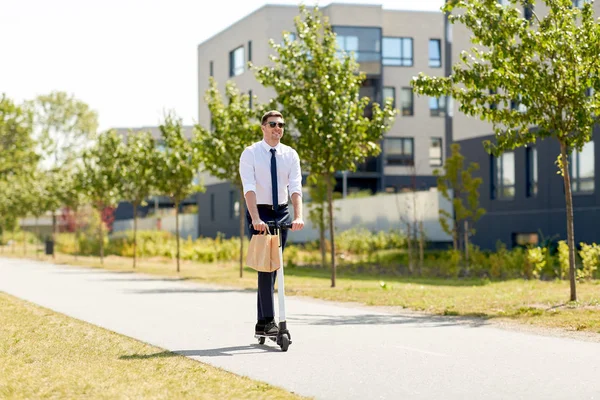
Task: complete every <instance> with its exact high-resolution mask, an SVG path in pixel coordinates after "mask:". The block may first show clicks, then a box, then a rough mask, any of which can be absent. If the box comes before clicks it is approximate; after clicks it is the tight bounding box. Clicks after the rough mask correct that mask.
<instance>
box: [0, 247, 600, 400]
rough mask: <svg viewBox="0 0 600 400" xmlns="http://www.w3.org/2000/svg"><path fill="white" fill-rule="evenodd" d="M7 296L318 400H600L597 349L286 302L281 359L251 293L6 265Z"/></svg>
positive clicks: (1, 278) (447, 322) (1, 274)
mask: <svg viewBox="0 0 600 400" xmlns="http://www.w3.org/2000/svg"><path fill="white" fill-rule="evenodd" d="M0 291H3V292H6V293H9V294H11V295H14V296H16V297H19V298H22V299H25V300H28V301H31V302H33V303H37V304H39V305H41V306H44V307H47V308H50V309H53V310H56V311H58V312H60V313H63V314H66V315H68V316H71V317H75V318H78V319H81V320H84V321H88V322H90V323H92V324H95V325H98V326H102V327H104V328H107V329H109V330H112V331H114V332H118V333H121V334H123V335H127V336H130V337H132V338H135V339H138V340H141V341H143V342H146V343H150V344H152V345H155V346H158V347H161V348H164V349H168V350H171V351H174V352H177V353H179V354H183V355H185V356H188V357H191V358H193V359H196V360H199V361H202V362H205V363H208V364H212V365H215V366H217V367H221V368H224V369H226V370H229V371H232V372H234V373H236V374H239V375H245V376H249V377H251V378H253V379H258V380H261V381H265V382H268V383H271V384H273V385H276V386H280V387H283V388H285V389H287V390H289V391H292V392H295V393H298V394H301V395H306V396H314V397H315V398H317V399H343V400H348V399H361V400H364V399H403V400H404V399H486V400H489V399H511V400H512V399H528V400H531V399H544V400H548V399H600V343H594V342H587V341H579V340H574V339H569V338H558V337H549V336H541V335H537V334H530V333H523V332H516V331H510V330H505V329H498V328H493V327H490V326H485V325H483V323H481V324H465V323H459V322H458V320H457V319H456V318H436V317H422V316H415V315H410V314H406V315H399V314H388V313H384V312H380V311H376V310H374V309H369V308H368V307H359V306H356V307H352V306H348V305H343V304H337V303H328V302H324V301H317V300H310V299H304V298H294V297H288V298H287V301H286V305H287V313H288V326H289V329H290V332H291V334H292V340H293V343H292V345H291V346H290V348H289V351H288V352H287V353H283V352H281V350H280V349H279V347H277V346H276V345H275V344H274V343H273V342H270V341H268V343H269V344H268V345H264V346H260V345H258V344H257V343H256V339H254V337H253V330H254V322H255V321H254V315H255V307H256V295H255V293H254V292H252V291H243V290H237V289H230V288H222V287H217V286H209V285H202V284H198V283H191V282H186V281H182V280H176V279H161V278H158V277H153V276H147V275H143V274H133V273H115V272H108V271H103V270H98V269H87V268H77V267H70V266H68V267H65V266H57V265H52V264H48V263H41V262H35V261H23V260H14V259H5V258H0Z"/></svg>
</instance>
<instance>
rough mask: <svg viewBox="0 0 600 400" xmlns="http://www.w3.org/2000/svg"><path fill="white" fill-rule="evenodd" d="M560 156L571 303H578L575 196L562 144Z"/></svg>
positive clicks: (564, 144) (565, 149)
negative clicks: (574, 217) (563, 186)
mask: <svg viewBox="0 0 600 400" xmlns="http://www.w3.org/2000/svg"><path fill="white" fill-rule="evenodd" d="M560 155H561V159H562V173H563V181H564V184H565V203H566V206H567V244H568V245H569V279H570V281H571V297H570V300H571V301H577V288H576V286H575V229H574V224H573V195H572V193H571V175H570V174H569V161H568V159H567V145H566V143H564V142H560Z"/></svg>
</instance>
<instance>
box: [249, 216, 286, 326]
mask: <svg viewBox="0 0 600 400" xmlns="http://www.w3.org/2000/svg"><path fill="white" fill-rule="evenodd" d="M258 215H259V216H260V219H262V220H263V221H264V222H265V223H267V222H272V221H278V222H280V223H285V222H291V217H290V212H289V210H288V207H283V208H280V209H279V210H277V211H275V210H271V209H268V208H263V207H260V206H259V207H258ZM246 219H247V220H248V224H249V225H251V224H252V218H251V217H250V213H248V212H246ZM254 233H256V231H255V230H254V229H252V228H250V229H249V237H250V238H252V235H253V234H254ZM271 233H273V232H271ZM287 233H288V231H287V229H282V230H281V249H282V250H283V249H285V243H286V242H287ZM276 277H277V271H275V272H258V291H257V299H256V309H257V316H258V318H257V319H258V320H272V319H273V318H274V316H275V308H274V306H273V292H274V287H275V279H276Z"/></svg>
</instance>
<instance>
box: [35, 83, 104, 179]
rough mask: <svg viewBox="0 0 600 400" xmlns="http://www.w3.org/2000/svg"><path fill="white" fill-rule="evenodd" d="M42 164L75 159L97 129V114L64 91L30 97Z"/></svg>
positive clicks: (61, 163)
mask: <svg viewBox="0 0 600 400" xmlns="http://www.w3.org/2000/svg"><path fill="white" fill-rule="evenodd" d="M27 104H28V108H29V109H30V111H31V112H32V113H33V115H34V123H35V131H36V134H37V141H38V144H39V145H40V149H41V152H42V156H43V158H44V161H43V163H44V164H45V165H44V167H45V168H59V167H62V166H64V165H69V164H71V163H72V162H74V161H75V160H77V159H78V158H79V157H80V156H81V154H82V151H83V150H84V148H85V147H86V146H87V145H89V144H90V143H91V141H92V139H93V138H94V136H95V134H96V130H97V129H98V115H97V113H96V112H95V111H93V110H91V109H90V107H89V106H88V105H87V104H86V103H84V102H82V101H81V100H78V99H76V98H75V97H74V96H72V95H69V94H67V93H65V92H59V91H54V92H51V93H50V94H47V95H42V96H38V97H36V98H35V99H34V100H31V101H29V102H28V103H27Z"/></svg>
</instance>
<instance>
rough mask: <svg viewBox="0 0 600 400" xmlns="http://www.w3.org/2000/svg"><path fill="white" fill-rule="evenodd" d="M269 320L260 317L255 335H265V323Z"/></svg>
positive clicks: (255, 327)
mask: <svg viewBox="0 0 600 400" xmlns="http://www.w3.org/2000/svg"><path fill="white" fill-rule="evenodd" d="M266 323H267V321H265V320H264V319H259V320H258V322H257V323H256V325H255V326H254V334H255V335H263V334H264V333H265V324H266Z"/></svg>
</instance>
